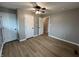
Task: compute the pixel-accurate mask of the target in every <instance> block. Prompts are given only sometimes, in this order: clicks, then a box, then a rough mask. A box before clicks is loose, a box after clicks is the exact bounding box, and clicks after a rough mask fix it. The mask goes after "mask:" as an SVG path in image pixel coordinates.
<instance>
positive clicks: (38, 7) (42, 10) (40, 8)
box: [34, 5, 46, 14]
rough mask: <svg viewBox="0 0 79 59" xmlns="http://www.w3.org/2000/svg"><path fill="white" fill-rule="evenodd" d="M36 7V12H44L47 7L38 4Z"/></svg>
mask: <svg viewBox="0 0 79 59" xmlns="http://www.w3.org/2000/svg"><path fill="white" fill-rule="evenodd" d="M34 9H35V14H44V13H45V12H46V8H42V7H40V6H38V5H37V6H35V7H34Z"/></svg>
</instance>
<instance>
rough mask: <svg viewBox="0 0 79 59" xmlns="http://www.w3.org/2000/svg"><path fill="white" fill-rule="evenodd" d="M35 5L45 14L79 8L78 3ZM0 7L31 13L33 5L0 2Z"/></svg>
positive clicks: (40, 3)
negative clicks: (42, 9)
mask: <svg viewBox="0 0 79 59" xmlns="http://www.w3.org/2000/svg"><path fill="white" fill-rule="evenodd" d="M37 4H38V5H39V6H41V7H45V8H46V9H47V12H46V14H50V13H56V12H60V11H65V10H69V9H74V8H79V3H78V2H37ZM0 6H3V7H6V8H11V9H16V8H21V9H25V10H26V11H27V10H29V11H33V10H32V9H33V4H32V3H31V2H0Z"/></svg>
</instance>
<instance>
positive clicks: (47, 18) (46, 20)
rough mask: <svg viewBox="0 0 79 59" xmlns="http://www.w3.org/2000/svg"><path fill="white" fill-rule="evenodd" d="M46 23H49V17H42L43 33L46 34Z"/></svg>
mask: <svg viewBox="0 0 79 59" xmlns="http://www.w3.org/2000/svg"><path fill="white" fill-rule="evenodd" d="M48 23H49V17H44V21H43V25H44V26H43V28H44V29H43V31H44V32H43V34H44V35H48Z"/></svg>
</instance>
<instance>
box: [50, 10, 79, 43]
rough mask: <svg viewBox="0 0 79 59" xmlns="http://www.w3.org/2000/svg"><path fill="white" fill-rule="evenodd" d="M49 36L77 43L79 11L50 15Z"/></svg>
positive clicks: (78, 37)
mask: <svg viewBox="0 0 79 59" xmlns="http://www.w3.org/2000/svg"><path fill="white" fill-rule="evenodd" d="M49 35H52V36H55V37H58V38H61V39H63V40H68V41H71V42H75V43H79V9H73V10H68V11H64V12H60V13H56V14H52V15H51V16H50V27H49Z"/></svg>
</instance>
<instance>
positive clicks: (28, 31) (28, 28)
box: [25, 15, 34, 38]
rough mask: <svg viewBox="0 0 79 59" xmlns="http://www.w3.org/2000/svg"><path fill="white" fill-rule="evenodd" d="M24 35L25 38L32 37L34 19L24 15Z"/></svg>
mask: <svg viewBox="0 0 79 59" xmlns="http://www.w3.org/2000/svg"><path fill="white" fill-rule="evenodd" d="M25 35H26V38H31V37H33V36H34V17H33V16H32V15H25Z"/></svg>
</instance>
